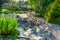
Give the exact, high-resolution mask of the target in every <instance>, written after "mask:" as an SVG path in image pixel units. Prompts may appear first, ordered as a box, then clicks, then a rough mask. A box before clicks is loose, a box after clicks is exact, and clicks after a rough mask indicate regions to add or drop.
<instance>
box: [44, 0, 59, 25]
mask: <svg viewBox="0 0 60 40" xmlns="http://www.w3.org/2000/svg"><path fill="white" fill-rule="evenodd" d="M44 18H45V19H46V22H50V23H55V24H60V21H59V20H60V0H55V1H54V2H53V3H51V4H50V5H49V6H48V8H47V10H46V14H45V16H44Z"/></svg>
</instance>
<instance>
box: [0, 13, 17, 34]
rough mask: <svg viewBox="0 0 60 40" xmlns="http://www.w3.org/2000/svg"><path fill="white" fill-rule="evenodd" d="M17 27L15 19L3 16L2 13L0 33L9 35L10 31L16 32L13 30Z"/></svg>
mask: <svg viewBox="0 0 60 40" xmlns="http://www.w3.org/2000/svg"><path fill="white" fill-rule="evenodd" d="M16 28H17V19H16V18H12V17H11V16H4V14H2V15H1V17H0V34H1V35H11V34H12V33H13V34H14V33H16V32H15V30H16Z"/></svg>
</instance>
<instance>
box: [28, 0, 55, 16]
mask: <svg viewBox="0 0 60 40" xmlns="http://www.w3.org/2000/svg"><path fill="white" fill-rule="evenodd" d="M51 2H54V0H28V4H29V5H30V7H29V8H30V9H33V10H34V11H36V12H38V13H39V14H42V16H43V14H44V13H45V11H46V9H47V7H48V5H49V4H50V3H51Z"/></svg>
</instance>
